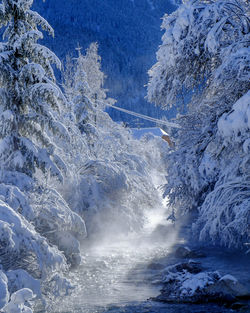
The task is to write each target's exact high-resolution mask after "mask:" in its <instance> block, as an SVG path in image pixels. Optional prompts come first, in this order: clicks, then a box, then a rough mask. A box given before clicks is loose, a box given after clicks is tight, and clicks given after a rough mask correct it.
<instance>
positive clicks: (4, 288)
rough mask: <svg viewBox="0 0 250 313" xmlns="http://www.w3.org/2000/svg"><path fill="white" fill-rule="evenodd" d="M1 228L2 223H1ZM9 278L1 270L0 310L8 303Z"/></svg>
mask: <svg viewBox="0 0 250 313" xmlns="http://www.w3.org/2000/svg"><path fill="white" fill-rule="evenodd" d="M0 228H1V225H0ZM8 301H9V292H8V279H7V277H6V275H5V274H4V273H3V271H1V270H0V310H1V309H2V308H3V307H4V306H5V305H6V304H7V303H8Z"/></svg>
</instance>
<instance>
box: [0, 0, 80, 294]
mask: <svg viewBox="0 0 250 313" xmlns="http://www.w3.org/2000/svg"><path fill="white" fill-rule="evenodd" d="M32 3H33V1H32V0H3V1H2V2H1V3H0V26H2V27H3V26H6V27H5V31H4V42H2V43H1V44H0V69H1V70H0V94H1V102H0V121H1V123H0V163H1V173H0V198H1V201H0V202H1V203H0V205H1V208H0V243H1V244H0V246H1V247H0V267H1V269H2V270H4V271H5V272H6V271H8V272H6V275H7V276H8V275H10V276H8V279H9V282H8V289H9V290H10V291H11V292H14V291H16V290H14V289H15V288H16V287H13V286H15V284H16V282H15V279H16V280H18V281H19V282H21V283H23V284H21V283H19V285H20V284H21V285H22V286H25V284H26V285H27V284H30V286H27V287H29V288H32V286H33V285H32V280H34V278H37V279H41V285H40V287H41V288H40V291H39V294H37V295H38V296H39V297H41V293H42V292H43V287H44V286H45V285H46V288H48V290H47V291H46V292H51V291H52V290H53V289H59V292H63V289H64V288H65V292H67V289H68V288H69V283H68V282H67V281H66V280H65V279H64V278H62V276H61V275H62V273H63V272H64V271H65V270H66V269H68V267H69V265H68V264H70V265H75V264H79V262H80V243H79V240H80V238H83V237H84V236H85V234H86V229H85V224H84V222H83V220H82V219H81V218H80V217H79V216H78V215H77V214H76V213H74V212H72V211H71V210H70V208H69V206H68V205H67V203H66V202H65V201H64V199H63V198H62V196H61V195H60V194H59V193H58V192H57V191H56V190H55V188H52V187H51V186H50V185H49V177H50V175H51V176H55V177H56V178H57V179H59V180H60V181H62V180H63V176H64V174H63V173H64V172H66V169H67V166H66V164H65V163H64V162H63V161H62V159H61V158H60V157H59V156H58V155H57V153H56V151H59V152H60V148H59V147H57V145H56V144H55V142H56V141H57V142H60V138H63V139H64V141H66V140H65V139H67V140H68V138H69V134H68V131H67V130H66V128H65V126H64V125H63V124H62V123H61V122H60V121H59V116H60V114H61V113H60V112H62V111H63V110H62V108H63V107H64V105H65V103H66V99H65V97H64V96H63V94H62V92H61V91H60V89H59V88H58V87H57V85H56V83H55V77H54V73H53V69H52V65H51V64H53V63H54V64H56V66H57V67H60V61H59V60H58V58H57V57H56V56H55V54H54V53H53V52H51V51H50V50H49V49H47V48H46V47H44V46H42V45H40V44H39V43H38V42H37V41H38V40H39V39H41V38H42V37H43V35H42V33H41V32H40V31H39V30H38V27H41V28H42V29H44V30H46V31H48V32H49V34H51V35H53V29H52V28H51V26H50V25H49V24H48V23H47V22H46V21H45V20H44V19H43V18H42V17H41V16H40V15H39V14H37V13H36V12H34V11H32V10H31V5H32ZM56 137H57V138H58V139H57V138H56ZM41 172H42V173H43V174H42V175H40V173H41ZM67 263H68V264H67ZM13 268H14V269H17V268H20V269H22V271H21V272H18V271H17V272H15V271H11V270H12V269H13ZM58 273H59V274H58ZM11 275H12V276H11ZM13 277H14V278H13ZM27 282H28V283H27ZM19 285H18V284H17V285H16V286H19ZM37 292H38V291H37V290H36V293H37ZM52 293H53V291H52Z"/></svg>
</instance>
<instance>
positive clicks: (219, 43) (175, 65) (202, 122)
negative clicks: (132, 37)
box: [148, 0, 250, 246]
mask: <svg viewBox="0 0 250 313" xmlns="http://www.w3.org/2000/svg"><path fill="white" fill-rule="evenodd" d="M163 29H165V34H164V35H163V38H162V39H163V44H162V45H161V46H160V48H159V51H158V53H157V59H158V62H157V63H156V64H155V65H154V67H153V68H152V69H151V71H150V72H149V74H150V77H151V78H150V81H149V86H148V98H149V99H150V100H151V101H154V102H155V103H156V104H158V105H162V106H163V107H165V108H169V107H171V106H175V105H178V104H179V99H180V98H181V97H182V96H184V99H185V101H186V102H187V100H186V99H187V98H188V97H190V95H191V96H192V99H191V101H190V102H189V103H188V112H187V114H185V115H179V116H178V117H177V122H178V123H179V124H180V126H181V129H180V130H172V131H171V130H169V132H170V133H171V136H172V138H173V140H174V141H175V150H173V151H172V152H171V153H170V154H169V156H168V158H167V167H168V184H167V185H166V194H167V195H168V196H169V202H170V204H171V205H172V206H173V207H174V208H175V209H176V210H177V212H178V213H177V214H180V213H181V212H182V213H183V212H185V211H188V210H190V209H197V208H199V210H198V211H199V212H198V220H197V222H196V224H195V225H194V230H195V231H196V232H197V234H198V235H199V236H200V238H201V239H204V240H205V239H206V240H207V239H208V238H209V239H212V240H213V241H214V242H216V243H218V242H219V243H221V244H225V245H229V246H230V245H234V246H242V245H243V243H244V242H245V241H246V240H249V235H250V233H249V226H248V225H249V214H250V213H249V206H248V204H247V201H248V200H247V198H249V195H250V193H249V189H250V185H249V174H248V173H249V167H248V165H247V164H248V162H249V156H248V155H249V154H247V150H246V148H244V147H246V146H247V145H248V144H247V143H246V142H248V141H246V140H248V138H249V128H248V131H247V126H245V123H243V124H242V125H241V126H239V131H238V138H237V139H236V137H233V136H231V137H230V140H229V139H228V138H229V137H228V136H227V137H226V138H227V139H226V138H225V134H227V131H226V127H222V126H221V125H222V124H223V120H227V122H228V119H231V124H232V125H231V126H230V127H229V125H230V123H229V122H228V124H227V127H228V128H229V129H232V128H234V127H235V125H236V124H237V121H239V120H240V121H241V122H242V121H243V120H244V119H241V118H239V116H240V113H238V114H233V113H232V112H233V110H235V107H237V110H238V112H241V114H242V115H243V116H245V118H246V119H247V115H248V106H249V97H247V96H246V92H247V91H248V90H249V87H250V84H249V81H250V80H249V78H250V77H249V64H250V57H249V30H250V24H249V12H248V7H247V4H246V2H245V1H234V0H232V1H231V0H218V1H210V2H207V1H202V0H199V1H188V2H185V3H183V4H182V5H181V6H180V8H179V9H178V10H177V11H176V12H174V13H173V14H171V15H170V16H167V15H166V16H165V17H164V21H163ZM240 99H242V100H240ZM237 101H240V103H241V104H239V105H237V103H238V102H237ZM243 103H244V104H243ZM221 128H222V129H221ZM243 129H244V130H243ZM228 132H229V130H228ZM230 133H233V131H231V132H230ZM233 138H234V139H233ZM235 139H236V140H235ZM243 160H244V161H243ZM230 163H231V164H230ZM243 189H244V190H245V191H244V192H242V190H243ZM236 198H237V199H238V201H236ZM222 199H224V200H223V201H222ZM222 202H224V204H223V205H222ZM237 212H238V213H237Z"/></svg>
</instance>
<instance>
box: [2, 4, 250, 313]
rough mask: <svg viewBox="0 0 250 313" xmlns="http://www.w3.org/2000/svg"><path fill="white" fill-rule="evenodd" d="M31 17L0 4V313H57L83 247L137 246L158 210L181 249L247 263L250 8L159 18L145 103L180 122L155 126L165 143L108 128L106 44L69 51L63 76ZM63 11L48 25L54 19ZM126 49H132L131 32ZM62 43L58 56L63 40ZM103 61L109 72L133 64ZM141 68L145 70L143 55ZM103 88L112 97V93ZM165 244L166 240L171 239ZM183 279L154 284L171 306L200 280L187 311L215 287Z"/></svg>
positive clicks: (198, 9) (207, 277) (40, 21)
mask: <svg viewBox="0 0 250 313" xmlns="http://www.w3.org/2000/svg"><path fill="white" fill-rule="evenodd" d="M104 2H105V1H104ZM134 2H136V0H135V1H131V3H130V4H129V6H131V10H132V8H133V3H134ZM122 3H123V2H122ZM90 4H91V5H92V2H91V3H90V2H88V5H89V6H90ZM123 4H124V3H123ZM150 4H151V8H152V10H153V9H154V7H153V6H154V4H153V1H147V6H148V5H150ZM32 5H33V0H3V1H1V4H0V24H1V26H2V30H3V39H2V41H1V43H0V95H1V102H0V121H1V123H0V165H1V172H0V311H1V312H6V313H16V312H25V313H31V312H55V311H54V309H53V306H52V304H53V302H55V301H56V300H58V299H62V298H66V299H67V297H65V296H68V295H70V294H71V292H72V290H73V289H74V287H75V286H74V281H72V280H71V279H70V274H69V273H71V272H73V271H76V270H77V269H82V271H84V265H85V264H86V260H84V257H83V253H84V249H85V246H86V242H88V243H90V242H92V241H93V242H96V241H98V242H102V240H104V238H105V239H106V240H108V237H110V236H111V237H112V238H113V237H117V238H119V236H123V235H125V236H128V235H129V234H135V236H139V234H140V233H141V232H142V231H143V229H145V225H147V223H148V219H149V216H156V214H157V212H158V211H157V209H156V208H159V207H162V205H164V214H163V215H162V217H161V218H162V221H161V222H162V223H163V222H164V221H166V220H168V222H169V225H170V226H169V227H170V229H171V230H172V229H175V232H177V230H178V227H180V228H181V229H183V227H185V230H186V233H185V234H186V239H187V240H188V238H190V236H191V237H192V238H193V239H192V240H193V241H196V242H200V243H199V244H200V245H203V246H210V245H214V246H215V247H227V248H229V249H238V250H239V251H240V250H241V251H243V253H245V254H246V255H249V245H250V92H249V86H250V83H249V82H250V74H249V73H250V71H249V64H250V54H249V34H250V22H249V6H248V4H247V1H246V0H239V1H238V0H237V1H236V0H215V1H209V2H208V1H206V0H191V1H187V2H185V3H183V4H180V5H179V7H178V8H177V9H176V11H174V12H173V13H171V14H166V15H165V16H164V17H163V20H162V30H163V31H164V34H163V37H162V44H161V45H160V46H159V48H158V51H157V55H156V57H157V61H156V63H155V65H153V66H152V68H151V69H150V70H149V82H148V86H147V99H148V101H150V102H152V103H154V104H156V105H157V106H158V107H161V108H163V109H172V110H174V112H177V111H178V112H181V113H179V114H177V115H176V117H175V118H174V120H173V123H172V125H175V126H174V127H168V126H166V125H168V124H166V125H165V126H164V127H163V128H164V130H165V131H166V132H167V136H168V138H170V139H171V141H170V144H167V142H165V141H164V140H162V139H161V137H159V136H158V137H156V136H154V135H153V134H150V133H147V134H146V135H144V136H143V137H142V138H140V139H137V138H135V136H134V135H133V132H132V130H131V129H129V128H128V127H125V126H124V125H122V124H118V123H116V122H114V121H113V120H112V119H111V117H110V116H109V114H108V113H107V112H106V108H107V106H109V105H110V104H111V105H112V104H114V103H115V102H116V99H113V98H112V97H111V96H110V94H108V93H107V89H106V88H105V79H106V76H105V74H104V73H103V72H102V69H101V57H100V55H99V50H98V49H102V48H101V45H102V42H99V45H98V43H96V40H93V42H92V43H91V44H90V45H89V46H88V47H87V49H86V50H84V49H83V48H81V47H80V46H76V47H71V48H72V55H71V56H70V55H68V57H67V59H66V60H65V62H64V65H63V66H62V64H61V61H60V60H59V58H58V57H57V56H56V55H55V54H54V52H52V51H51V50H50V49H49V48H48V47H47V46H45V45H43V41H41V40H42V39H43V33H47V35H50V36H52V37H53V36H54V30H53V28H52V27H51V26H50V24H49V23H48V22H47V21H46V20H45V19H44V18H43V17H41V16H40V15H39V14H38V13H37V12H36V11H35V10H32ZM46 5H47V6H48V7H49V5H50V4H49V2H46ZM98 5H100V4H98ZM124 5H125V4H124ZM162 5H163V4H162ZM101 6H102V5H101ZM103 7H105V9H106V10H109V7H106V6H105V5H103ZM52 9H54V10H57V7H56V6H55V7H51V10H52ZM75 9H76V10H77V6H76V8H75ZM88 9H89V7H87V8H86V10H88ZM94 9H95V6H94V2H93V7H91V10H94ZM110 9H111V8H110ZM137 10H139V11H142V10H143V6H142V7H140V6H139V7H137ZM59 12H60V11H58V12H57V13H58V20H60V18H63V17H62V16H61V15H60V13H59ZM98 16H99V15H97V17H98ZM117 18H118V21H119V17H117ZM60 21H61V20H60ZM62 23H63V22H62ZM71 23H72V24H73V25H74V18H72V20H71ZM89 23H90V25H91V21H89ZM117 23H118V24H119V22H117ZM118 24H117V25H118ZM62 25H63V24H62ZM65 27H66V26H65ZM65 27H64V26H62V30H63V32H65V33H67V29H65ZM114 27H118V26H116V25H114ZM98 31H99V32H100V34H101V32H102V29H101V28H100V29H99V30H98ZM159 34H160V29H159ZM56 36H58V34H56ZM75 36H77V31H75ZM133 36H134V39H135V41H137V40H139V39H138V38H137V33H136V32H135V34H134V35H133ZM104 38H105V37H104ZM91 39H92V37H91ZM93 39H96V38H93ZM58 40H59V41H60V42H61V44H63V45H64V44H65V42H67V40H68V39H67V36H66V37H65V38H58ZM151 40H153V39H152V38H148V45H149V46H150V45H151ZM104 41H105V42H106V44H107V41H106V40H105V39H104ZM132 46H133V45H132ZM75 48H76V51H75ZM59 49H60V47H59ZM139 51H141V50H140V49H139ZM123 52H124V53H125V51H123ZM138 54H139V53H138ZM110 57H111V60H110V62H108V63H107V64H108V65H107V64H106V66H109V64H110V63H112V62H113V63H114V67H115V66H119V61H120V62H121V63H122V64H123V65H124V66H128V64H130V65H129V66H131V67H132V66H133V64H136V60H131V62H130V61H129V60H130V59H129V60H126V62H125V61H123V60H122V59H119V60H114V59H112V55H111V56H110ZM128 57H131V55H129V56H128ZM136 57H140V56H139V55H138V56H136ZM141 57H143V56H141ZM145 58H149V59H150V60H152V59H151V56H148V52H147V51H145ZM145 62H147V64H148V63H150V61H145ZM55 71H57V73H59V72H60V75H61V83H60V84H59V83H57V80H56V76H57V75H58V74H57V75H55V74H54V73H55ZM137 71H138V68H137V69H136V70H135V72H137ZM110 73H111V74H112V73H113V72H112V69H111V70H110V72H109V74H110ZM131 73H134V71H132V70H131ZM120 75H121V77H122V75H123V71H120ZM131 75H132V74H131ZM136 77H137V76H136ZM141 77H143V75H142V76H140V78H141ZM115 81H117V84H119V83H120V77H119V80H118V79H117V78H116V77H111V79H110V80H109V86H108V87H109V89H111V88H112V82H115ZM140 84H143V79H142V81H141V80H140V79H139V80H138V85H140ZM125 85H126V88H128V87H127V81H126V83H124V86H125ZM124 86H123V87H124ZM113 87H114V91H113V94H119V92H118V93H117V91H116V90H115V89H116V88H117V86H116V85H115V84H114V86H113ZM137 87H138V86H135V87H134V89H131V90H130V91H131V93H132V97H134V98H136V97H141V91H140V90H139V89H140V88H139V89H138V88H137ZM126 88H125V87H124V88H122V91H121V92H122V94H123V95H122V96H121V98H122V99H123V100H122V101H125V99H126ZM138 90H139V91H138ZM119 100H121V99H119ZM130 100H131V97H130V95H129V96H128V101H130ZM143 103H144V102H142V105H143ZM140 112H142V113H145V110H144V109H143V108H142V109H141V110H140ZM148 113H150V112H148ZM169 125H171V124H169ZM159 185H160V188H158V187H159ZM162 197H164V198H165V200H163V199H162ZM173 225H174V226H173ZM175 225H177V226H178V227H177V226H176V227H175ZM174 227H175V228H174ZM163 235H164V236H165V237H164V240H165V241H168V240H170V239H169V238H170V235H169V234H168V233H167V232H166V233H164V234H163ZM177 236H178V235H177ZM112 240H113V239H112ZM171 241H172V239H171ZM238 250H237V251H238ZM193 256H194V255H193ZM98 266H101V265H100V264H99V265H98ZM105 266H106V265H105ZM185 266H187V265H185ZM190 266H191V265H189V267H188V269H186V268H184V270H182V272H181V275H182V276H181V279H180V278H179V276H178V275H177V273H178V271H179V270H178V269H176V268H174V269H173V267H172V268H171V269H168V270H167V275H168V276H166V277H165V278H164V279H165V281H164V283H168V282H170V283H172V282H173V280H175V282H178V284H182V285H181V286H179V285H178V286H177V287H179V289H180V290H181V291H180V292H176V295H177V296H178V297H179V299H182V297H184V296H183V295H184V293H183V288H184V287H183V286H184V285H185V284H186V285H185V286H187V281H191V280H192V283H193V281H194V279H195V280H196V282H197V281H198V283H197V284H198V285H199V286H198V285H197V286H198V287H199V288H198V287H195V288H194V287H192V288H193V289H192V288H191V287H186V289H185V290H188V291H186V293H185V297H188V296H190V297H191V298H192V297H193V295H194V292H195V291H196V292H200V290H201V289H202V288H201V285H202V284H203V285H204V286H205V287H207V286H208V285H209V286H210V285H212V284H215V283H216V282H217V281H219V280H221V279H222V278H221V276H220V275H219V274H211V273H203V272H199V271H198V272H197V271H196V272H195V271H193V267H192V271H193V272H192V271H191V270H190ZM192 266H193V265H192ZM195 266H196V267H195V268H196V270H197V265H195ZM165 274H166V271H165ZM97 275H98V274H97ZM169 275H170V277H172V278H169ZM187 275H188V276H187ZM195 275H198V276H195ZM173 277H174V278H173ZM228 277H229V275H228ZM228 277H227V279H229V278H228ZM86 279H87V278H86ZM230 279H231V280H233V279H232V278H230ZM230 279H229V280H230ZM201 281H202V283H201ZM234 282H235V281H234ZM171 286H172V285H171ZM192 286H193V285H192ZM204 286H203V287H204ZM188 288H189V289H188ZM190 290H191V291H190ZM217 293H218V292H217ZM176 295H175V296H176ZM203 295H204V293H203ZM244 295H245V294H244ZM249 295H250V293H249V294H248V296H249ZM178 301H179V300H178ZM185 301H187V299H186V298H185ZM63 312H66V311H63ZM72 312H74V311H72ZM75 312H76V311H75ZM77 312H78V311H77ZM93 312H94V311H93ZM110 312H111V311H110ZM116 312H118V311H116ZM126 312H127V311H126ZM128 312H131V313H133V312H138V311H128ZM141 312H144V311H141ZM154 312H155V311H154ZM159 312H160V311H159ZM161 312H167V311H161ZM188 312H189V311H188ZM211 312H212V311H211ZM214 312H215V311H214Z"/></svg>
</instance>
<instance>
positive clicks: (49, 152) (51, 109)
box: [0, 0, 67, 179]
mask: <svg viewBox="0 0 250 313" xmlns="http://www.w3.org/2000/svg"><path fill="white" fill-rule="evenodd" d="M32 2H33V1H25V0H19V1H14V0H9V1H8V0H7V1H3V2H2V4H1V7H0V23H1V25H2V26H3V25H7V27H6V29H5V32H4V38H6V41H5V42H3V43H1V47H0V60H1V63H0V67H1V77H0V86H1V97H2V102H1V130H0V136H1V153H0V157H1V165H2V168H4V169H6V170H10V171H19V172H23V173H26V174H27V175H28V176H32V175H33V173H34V172H35V169H36V167H39V168H41V169H42V170H43V171H46V170H50V171H51V173H52V174H53V175H57V176H58V177H60V178H61V179H62V175H61V172H60V170H59V167H60V166H63V162H62V160H61V159H60V158H59V157H58V156H56V155H53V151H54V145H53V142H52V141H51V139H50V138H49V134H50V133H51V132H52V133H57V134H60V135H61V136H66V135H67V134H66V132H65V128H64V127H63V125H62V124H61V123H60V122H59V121H58V120H57V119H56V111H57V112H59V111H60V107H61V105H62V103H63V101H64V97H63V95H62V93H61V91H60V89H59V88H58V87H57V86H56V85H55V77H54V74H53V70H52V67H51V63H55V64H56V65H57V66H58V67H60V61H59V60H58V58H57V57H56V56H55V55H54V53H52V52H51V51H50V50H49V49H47V48H46V47H44V46H42V45H40V44H38V43H37V40H38V39H40V38H42V37H43V35H42V33H41V32H40V31H39V30H38V28H37V27H38V26H41V27H42V28H43V29H45V30H46V31H48V32H49V33H50V34H52V35H53V30H52V28H51V27H50V25H49V24H48V23H47V22H46V21H45V20H44V19H43V18H42V17H40V16H39V15H38V14H37V13H36V12H33V11H32V10H30V7H31V5H32Z"/></svg>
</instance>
